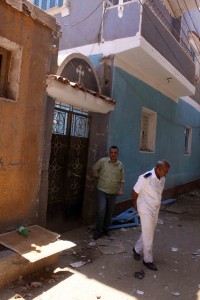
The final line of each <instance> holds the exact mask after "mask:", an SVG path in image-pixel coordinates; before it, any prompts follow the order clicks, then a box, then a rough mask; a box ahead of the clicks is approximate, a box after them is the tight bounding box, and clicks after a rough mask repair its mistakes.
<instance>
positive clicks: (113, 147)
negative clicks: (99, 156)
mask: <svg viewBox="0 0 200 300" xmlns="http://www.w3.org/2000/svg"><path fill="white" fill-rule="evenodd" d="M111 149H117V151H119V148H118V147H117V146H114V145H113V146H110V148H109V151H110V150H111Z"/></svg>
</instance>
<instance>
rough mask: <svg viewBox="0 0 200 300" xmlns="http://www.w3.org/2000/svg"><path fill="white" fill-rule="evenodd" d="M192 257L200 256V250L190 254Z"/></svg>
mask: <svg viewBox="0 0 200 300" xmlns="http://www.w3.org/2000/svg"><path fill="white" fill-rule="evenodd" d="M192 255H195V256H200V249H197V250H196V251H195V252H192Z"/></svg>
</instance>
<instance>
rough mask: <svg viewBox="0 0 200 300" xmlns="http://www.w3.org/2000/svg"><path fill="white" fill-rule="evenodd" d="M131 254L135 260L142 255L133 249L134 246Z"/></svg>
mask: <svg viewBox="0 0 200 300" xmlns="http://www.w3.org/2000/svg"><path fill="white" fill-rule="evenodd" d="M133 255H134V258H135V260H140V259H141V258H142V256H141V255H140V254H139V253H137V252H136V251H135V248H133Z"/></svg>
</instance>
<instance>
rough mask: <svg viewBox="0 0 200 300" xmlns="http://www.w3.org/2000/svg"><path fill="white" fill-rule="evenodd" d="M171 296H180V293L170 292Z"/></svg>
mask: <svg viewBox="0 0 200 300" xmlns="http://www.w3.org/2000/svg"><path fill="white" fill-rule="evenodd" d="M172 295H173V296H180V293H179V292H172Z"/></svg>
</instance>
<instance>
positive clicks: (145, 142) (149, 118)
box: [140, 107, 157, 152]
mask: <svg viewBox="0 0 200 300" xmlns="http://www.w3.org/2000/svg"><path fill="white" fill-rule="evenodd" d="M156 123H157V114H156V113H155V112H154V111H151V110H149V109H147V108H144V107H143V108H142V119H141V132H140V151H143V152H154V151H155V141H156Z"/></svg>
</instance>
